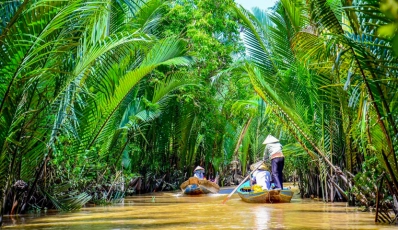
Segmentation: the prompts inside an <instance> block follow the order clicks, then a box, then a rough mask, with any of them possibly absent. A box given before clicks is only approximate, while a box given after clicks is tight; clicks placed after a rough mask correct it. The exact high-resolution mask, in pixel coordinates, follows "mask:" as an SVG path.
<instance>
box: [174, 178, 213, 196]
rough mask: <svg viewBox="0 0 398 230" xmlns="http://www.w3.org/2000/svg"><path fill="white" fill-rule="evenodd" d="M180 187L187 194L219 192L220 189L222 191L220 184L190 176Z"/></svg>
mask: <svg viewBox="0 0 398 230" xmlns="http://www.w3.org/2000/svg"><path fill="white" fill-rule="evenodd" d="M180 188H181V190H182V192H183V193H184V194H186V195H200V194H208V193H218V191H220V186H218V184H216V183H214V182H211V181H208V180H200V179H198V178H196V177H190V178H189V179H188V180H186V181H185V182H184V183H182V184H181V186H180Z"/></svg>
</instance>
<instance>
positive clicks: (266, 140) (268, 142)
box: [263, 135, 279, 145]
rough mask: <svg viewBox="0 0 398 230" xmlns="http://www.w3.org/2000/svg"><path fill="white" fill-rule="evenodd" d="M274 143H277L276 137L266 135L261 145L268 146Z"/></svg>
mask: <svg viewBox="0 0 398 230" xmlns="http://www.w3.org/2000/svg"><path fill="white" fill-rule="evenodd" d="M275 142H279V140H278V139H276V137H274V136H272V135H268V136H267V138H265V140H264V142H263V144H264V145H266V144H270V143H275Z"/></svg>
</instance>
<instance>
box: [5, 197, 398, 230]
mask: <svg viewBox="0 0 398 230" xmlns="http://www.w3.org/2000/svg"><path fill="white" fill-rule="evenodd" d="M226 196H227V194H216V195H203V196H196V197H189V196H182V195H181V194H180V193H175V192H174V193H173V192H159V193H153V194H150V195H142V196H133V197H128V198H126V199H125V200H124V202H123V203H121V204H117V205H112V206H94V207H86V208H83V209H81V210H79V211H75V212H68V213H59V212H54V211H48V212H47V213H42V214H40V215H33V214H30V215H23V216H17V217H12V218H11V217H7V216H6V217H5V224H6V225H5V226H4V229H86V230H89V229H115V230H116V229H118V230H119V229H206V230H208V229H398V228H397V226H392V225H384V224H383V225H381V224H375V223H374V212H373V213H372V212H361V211H360V210H358V208H355V207H347V206H346V203H323V202H321V201H315V200H311V199H304V200H302V199H300V198H299V195H298V194H295V196H294V197H293V199H292V202H291V203H285V204H251V203H245V202H243V201H242V200H241V199H240V197H239V196H238V195H237V194H234V195H233V196H232V197H231V198H230V199H229V200H228V201H227V202H226V203H225V204H221V202H222V201H223V200H224V198H225V197H226Z"/></svg>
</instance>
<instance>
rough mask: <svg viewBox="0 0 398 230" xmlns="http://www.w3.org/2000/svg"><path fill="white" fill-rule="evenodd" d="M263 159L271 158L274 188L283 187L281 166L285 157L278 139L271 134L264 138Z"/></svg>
mask: <svg viewBox="0 0 398 230" xmlns="http://www.w3.org/2000/svg"><path fill="white" fill-rule="evenodd" d="M263 144H265V145H266V146H265V150H264V161H266V160H268V159H271V170H272V180H273V182H274V184H275V189H283V173H282V171H283V167H284V165H285V157H284V156H283V153H282V145H281V143H279V140H278V139H276V137H274V136H272V135H268V136H267V138H266V139H265V140H264V142H263Z"/></svg>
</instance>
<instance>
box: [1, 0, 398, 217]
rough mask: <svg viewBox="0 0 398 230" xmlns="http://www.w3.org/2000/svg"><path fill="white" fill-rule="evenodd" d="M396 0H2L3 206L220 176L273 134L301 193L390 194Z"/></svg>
mask: <svg viewBox="0 0 398 230" xmlns="http://www.w3.org/2000/svg"><path fill="white" fill-rule="evenodd" d="M386 5H387V6H386ZM396 5H397V2H396V1H393V0H390V1H382V3H381V4H380V1H378V0H366V1H348V0H347V1H346V0H307V1H303V0H281V1H279V2H278V3H276V5H275V6H274V7H273V8H272V9H270V10H268V11H267V12H263V11H261V10H259V9H254V12H253V14H252V13H249V12H248V11H246V10H245V9H243V8H241V7H239V6H237V5H236V4H235V3H234V2H233V0H228V1H212V0H179V1H173V0H170V1H160V0H148V1H146V0H145V1H144V0H107V1H99V0H92V1H87V0H76V1H67V0H60V1H49V0H24V1H22V0H15V1H5V2H2V3H0V15H1V16H0V47H1V49H0V74H1V79H0V144H1V150H0V184H1V185H2V186H1V187H0V197H1V198H2V199H1V200H0V207H1V215H4V214H15V213H23V212H27V211H28V210H36V209H40V208H54V207H55V208H57V209H60V210H73V209H78V208H80V207H81V206H82V205H84V204H86V203H87V202H93V203H109V202H114V201H118V200H119V199H120V198H122V197H123V196H124V195H126V194H129V193H130V192H152V191H155V190H163V189H166V190H167V189H169V190H172V189H177V188H178V186H179V185H180V184H181V183H182V182H183V181H184V180H185V179H186V178H187V177H189V176H190V175H191V174H192V170H193V168H194V167H196V165H199V164H200V165H202V166H203V167H205V169H206V174H207V176H208V177H211V178H214V177H215V176H216V174H219V176H220V182H221V185H227V184H230V183H231V182H232V181H236V180H237V178H239V177H238V174H243V175H244V174H246V173H247V170H248V166H249V165H250V164H251V163H253V162H256V161H258V160H259V159H261V158H262V153H263V150H264V145H262V142H263V140H264V139H265V137H266V136H267V135H268V134H269V133H272V134H273V135H275V136H277V137H279V138H280V140H281V142H282V144H284V153H285V155H286V156H287V157H286V169H285V176H286V178H285V179H289V178H290V179H294V180H297V181H298V185H299V188H300V194H301V195H302V197H310V196H312V195H313V196H319V197H322V198H323V199H324V200H325V201H331V200H348V201H350V202H352V203H355V202H358V203H362V204H363V205H365V206H368V207H369V206H372V205H374V202H375V193H376V188H377V187H378V186H379V183H380V181H381V178H382V177H383V178H384V181H386V183H383V184H382V186H381V188H382V192H383V193H386V194H390V195H396V196H398V192H397V191H398V189H397V188H398V161H397V156H398V153H397V152H398V131H397V130H398V129H397V128H398V127H397V124H396V122H397V119H398V111H397V106H395V104H396V103H397V101H398V98H397V95H398V94H397V91H398V88H397V83H396V82H397V79H396V78H397V76H398V75H397V69H398V62H397V52H395V53H394V50H397V47H398V45H397V42H396V41H397V35H396V23H397V19H398V17H397V11H393V10H389V9H391V7H388V6H392V8H393V9H396ZM394 7H395V8H394ZM386 15H387V16H388V17H386ZM232 166H233V167H232ZM232 168H233V169H235V170H232ZM132 185H134V189H133V186H132ZM385 199H391V196H385ZM0 222H1V220H0Z"/></svg>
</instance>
